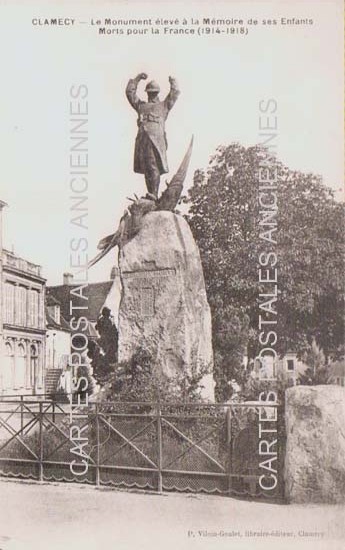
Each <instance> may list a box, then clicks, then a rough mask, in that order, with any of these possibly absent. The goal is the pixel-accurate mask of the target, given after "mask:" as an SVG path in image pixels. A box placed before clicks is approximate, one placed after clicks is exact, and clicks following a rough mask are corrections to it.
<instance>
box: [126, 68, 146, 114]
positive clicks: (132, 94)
mask: <svg viewBox="0 0 345 550" xmlns="http://www.w3.org/2000/svg"><path fill="white" fill-rule="evenodd" d="M146 79H147V74H146V73H139V74H138V75H137V76H136V77H135V78H131V79H130V80H129V81H128V84H127V86H126V97H127V99H128V101H129V103H130V104H131V105H132V107H133V109H135V110H136V111H137V110H138V105H139V103H140V101H141V100H140V99H139V97H138V96H137V89H138V84H139V82H140V80H146Z"/></svg>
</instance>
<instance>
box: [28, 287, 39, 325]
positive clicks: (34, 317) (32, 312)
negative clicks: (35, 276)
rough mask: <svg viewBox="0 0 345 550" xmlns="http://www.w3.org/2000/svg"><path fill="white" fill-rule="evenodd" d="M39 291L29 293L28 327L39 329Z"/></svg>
mask: <svg viewBox="0 0 345 550" xmlns="http://www.w3.org/2000/svg"><path fill="white" fill-rule="evenodd" d="M38 298H39V295H38V291H37V290H30V291H29V315H28V325H29V326H30V327H38V326H39V324H38Z"/></svg>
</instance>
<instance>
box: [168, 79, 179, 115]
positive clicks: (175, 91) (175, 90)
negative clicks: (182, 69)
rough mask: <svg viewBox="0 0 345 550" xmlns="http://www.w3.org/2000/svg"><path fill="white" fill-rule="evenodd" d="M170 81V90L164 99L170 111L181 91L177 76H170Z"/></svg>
mask: <svg viewBox="0 0 345 550" xmlns="http://www.w3.org/2000/svg"><path fill="white" fill-rule="evenodd" d="M169 83H170V91H169V93H168V95H167V96H166V98H165V100H164V101H165V104H166V106H167V109H168V111H170V109H172V108H173V106H174V105H175V103H176V101H177V98H178V96H179V95H180V93H181V92H180V89H179V87H178V83H177V80H176V78H174V77H173V76H169Z"/></svg>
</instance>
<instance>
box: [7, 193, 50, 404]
mask: <svg viewBox="0 0 345 550" xmlns="http://www.w3.org/2000/svg"><path fill="white" fill-rule="evenodd" d="M4 206H5V204H4V203H1V206H0V209H1V211H2V209H3V207H4ZM1 221H2V220H0V233H1V234H2V224H1ZM0 257H1V262H0V265H1V267H0V288H1V300H0V393H1V394H8V395H11V394H33V395H35V394H39V393H43V392H44V356H45V335H46V320H45V306H44V303H45V285H46V281H45V279H44V278H43V277H42V275H41V267H40V266H39V265H37V264H34V263H32V262H29V261H27V260H25V259H23V258H21V257H19V256H17V255H15V254H14V253H13V252H10V251H8V250H5V249H4V248H3V246H2V235H1V242H0Z"/></svg>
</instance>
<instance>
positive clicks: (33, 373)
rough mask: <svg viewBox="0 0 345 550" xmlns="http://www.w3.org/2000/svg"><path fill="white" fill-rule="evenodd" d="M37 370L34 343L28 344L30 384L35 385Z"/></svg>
mask: <svg viewBox="0 0 345 550" xmlns="http://www.w3.org/2000/svg"><path fill="white" fill-rule="evenodd" d="M37 370H38V349H37V346H36V345H35V344H31V346H30V386H31V387H32V388H34V387H35V382H36V377H37V374H38V373H37Z"/></svg>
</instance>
